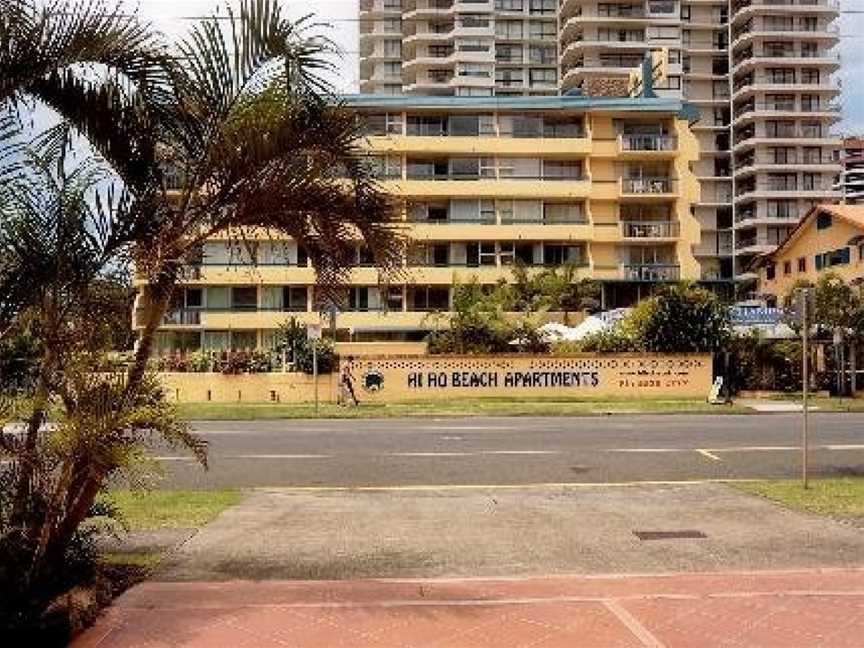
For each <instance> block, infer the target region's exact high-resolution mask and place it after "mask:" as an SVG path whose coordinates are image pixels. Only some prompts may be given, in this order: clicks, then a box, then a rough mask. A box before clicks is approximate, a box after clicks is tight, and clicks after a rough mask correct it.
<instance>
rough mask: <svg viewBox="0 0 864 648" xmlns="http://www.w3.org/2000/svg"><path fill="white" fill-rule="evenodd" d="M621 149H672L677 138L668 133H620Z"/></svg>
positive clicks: (675, 145) (675, 144) (674, 147)
mask: <svg viewBox="0 0 864 648" xmlns="http://www.w3.org/2000/svg"><path fill="white" fill-rule="evenodd" d="M618 141H619V143H620V149H621V150H622V151H674V150H675V149H676V148H677V147H678V139H677V138H675V137H670V136H669V135H626V134H625V135H620V136H619V140H618Z"/></svg>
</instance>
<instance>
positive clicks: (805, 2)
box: [732, 0, 840, 12]
mask: <svg viewBox="0 0 864 648" xmlns="http://www.w3.org/2000/svg"><path fill="white" fill-rule="evenodd" d="M795 6H799V7H825V8H826V9H839V8H840V1H839V0H736V1H735V2H733V3H732V11H733V12H738V11H741V10H742V9H746V8H747V7H795Z"/></svg>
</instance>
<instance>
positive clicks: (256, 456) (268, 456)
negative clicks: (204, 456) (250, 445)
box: [216, 454, 333, 459]
mask: <svg viewBox="0 0 864 648" xmlns="http://www.w3.org/2000/svg"><path fill="white" fill-rule="evenodd" d="M216 456H217V457H220V458H223V459H226V458H227V459H331V458H332V457H333V455H332V454H240V455H216Z"/></svg>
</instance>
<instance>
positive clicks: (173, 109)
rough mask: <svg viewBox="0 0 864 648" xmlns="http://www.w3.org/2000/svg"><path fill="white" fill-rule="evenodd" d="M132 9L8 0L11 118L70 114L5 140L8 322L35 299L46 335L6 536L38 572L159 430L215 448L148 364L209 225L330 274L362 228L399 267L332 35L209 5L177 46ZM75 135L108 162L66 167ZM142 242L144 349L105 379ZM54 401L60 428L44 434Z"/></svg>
mask: <svg viewBox="0 0 864 648" xmlns="http://www.w3.org/2000/svg"><path fill="white" fill-rule="evenodd" d="M126 11H127V10H126V9H125V8H121V7H120V6H119V5H118V6H117V7H111V6H108V5H107V4H106V3H105V2H102V1H101V0H89V1H88V0H83V1H82V2H80V3H76V4H69V3H66V2H62V1H49V2H47V3H43V2H37V1H36V0H0V35H2V47H0V134H4V133H13V132H14V131H15V130H16V128H19V127H20V120H19V119H16V116H17V115H18V114H20V111H21V110H24V109H27V108H29V107H31V102H41V104H43V105H46V106H48V107H50V108H51V109H53V110H54V111H55V112H56V113H57V114H58V115H59V116H60V117H61V118H62V120H63V121H62V123H61V124H60V126H58V127H56V128H53V129H52V130H51V131H50V132H48V133H47V134H46V135H45V136H44V137H42V138H41V140H40V142H39V143H38V145H37V146H36V155H31V156H28V160H27V165H28V166H29V167H30V171H29V175H28V171H27V170H26V169H25V171H24V172H23V175H22V171H21V169H20V168H19V166H20V163H19V156H10V155H8V154H7V150H8V149H9V147H8V146H2V149H0V159H2V160H5V161H6V162H7V164H5V165H4V166H3V167H2V168H0V179H3V180H4V182H3V184H2V185H0V191H2V194H0V209H2V212H0V336H3V337H5V336H7V335H10V334H14V333H15V332H16V331H21V330H23V326H24V322H25V321H26V320H27V318H29V317H36V319H37V323H38V326H37V330H38V335H39V349H40V352H41V357H40V359H39V367H38V371H37V372H36V373H37V377H36V380H35V384H34V386H33V390H32V394H31V398H30V399H29V400H28V401H27V408H26V411H25V412H23V413H20V414H19V416H20V417H22V418H23V419H24V420H25V423H26V425H25V433H24V436H23V440H22V441H20V443H19V442H18V441H17V440H15V439H8V438H6V436H7V435H3V440H4V443H6V442H8V443H9V444H10V448H11V449H12V451H13V452H14V453H15V457H16V461H15V462H14V463H13V464H12V469H13V470H14V471H15V472H16V475H15V480H14V482H15V487H14V489H13V490H12V491H11V492H12V497H11V498H10V499H11V503H10V504H9V506H10V508H9V511H8V516H7V515H4V516H3V521H4V524H6V525H8V526H6V527H5V528H4V535H5V534H6V533H7V530H8V532H9V533H10V534H12V535H11V536H9V537H18V538H19V540H20V542H19V543H18V544H19V545H20V546H21V547H24V548H26V551H28V552H30V553H29V554H28V555H30V557H31V558H32V560H30V561H24V563H23V564H24V565H25V566H26V570H25V572H26V573H25V576H24V577H25V578H26V579H28V582H30V583H31V584H32V583H36V582H37V581H38V580H39V578H40V575H42V574H45V573H46V572H47V567H48V566H49V565H58V564H62V553H63V549H64V547H67V548H68V547H69V546H70V545H71V542H72V538H73V537H74V534H75V532H76V530H77V529H78V527H79V525H80V524H81V522H82V520H84V519H85V517H86V515H87V513H88V511H89V510H90V509H91V507H92V505H93V503H94V501H95V496H96V494H97V493H98V492H99V490H100V489H102V488H103V487H104V486H105V484H106V483H107V482H108V480H109V479H110V478H111V477H112V476H113V475H114V474H115V473H116V472H117V471H118V470H121V469H122V467H123V462H124V461H125V460H126V459H127V458H130V457H132V456H133V455H134V454H135V452H138V449H139V448H140V444H139V443H138V441H140V439H141V438H142V436H143V435H144V434H145V433H146V434H151V433H154V432H155V433H161V434H162V435H163V436H166V437H168V438H173V439H177V440H178V441H180V442H183V443H185V444H186V445H188V446H189V447H190V449H192V450H193V451H194V452H196V453H197V454H198V456H199V457H200V458H202V459H203V454H202V446H201V444H200V443H199V442H198V441H197V440H196V439H194V437H191V436H188V435H187V434H186V433H185V432H184V427H183V426H182V424H180V423H178V422H177V421H176V419H173V418H172V414H171V410H170V408H167V406H166V405H164V403H162V402H161V401H160V400H159V398H158V395H157V391H156V390H155V387H154V386H153V384H152V383H151V381H150V379H149V378H148V375H147V367H148V361H149V359H150V353H151V350H152V347H153V338H154V334H155V331H156V329H157V328H158V326H159V325H160V324H161V322H162V319H163V317H164V315H165V313H166V310H167V309H168V307H169V304H170V303H171V297H172V293H173V292H174V288H175V286H176V285H177V283H178V281H179V280H180V279H181V278H182V276H183V273H184V268H185V266H186V265H187V264H188V263H190V262H192V261H193V260H194V259H195V257H196V255H197V253H198V251H199V250H200V248H201V245H202V244H203V242H204V241H205V240H206V239H207V238H208V237H210V236H212V235H213V234H214V233H217V232H224V233H227V234H228V235H229V236H231V237H232V238H233V239H235V240H243V239H244V238H245V237H246V235H247V234H249V233H251V232H255V233H258V232H262V231H269V232H271V233H273V234H274V235H277V236H279V235H289V236H291V237H293V238H294V239H296V240H298V241H299V242H300V244H301V245H303V246H304V247H305V248H306V249H307V250H308V252H309V256H310V258H311V260H312V262H313V264H314V265H315V267H316V268H317V270H318V276H319V280H320V282H321V284H322V288H323V290H324V292H326V291H327V290H328V289H329V288H330V287H332V286H334V285H335V284H337V283H338V282H339V281H340V280H341V279H342V278H343V276H344V273H345V271H346V269H347V267H348V266H349V263H350V261H351V259H352V258H353V252H354V246H355V241H356V236H357V235H358V234H359V235H360V236H362V237H363V238H365V240H366V243H367V245H368V247H369V249H370V250H371V251H372V253H373V255H374V256H375V258H376V261H377V263H378V264H379V265H380V266H381V268H382V270H383V271H384V272H385V273H386V272H387V271H388V270H392V269H393V268H395V267H396V265H397V263H398V261H399V260H400V259H401V239H400V236H399V235H398V232H397V231H396V230H395V228H394V225H393V224H392V223H391V218H390V217H391V213H392V208H391V203H390V201H389V199H388V198H387V196H386V195H385V194H384V193H383V192H382V191H381V190H380V188H379V187H378V185H377V184H376V182H375V180H374V179H373V178H372V177H371V175H370V173H369V169H368V167H367V166H366V165H365V164H364V163H363V160H362V157H361V155H360V152H359V149H358V147H357V141H358V137H359V131H358V126H357V123H356V120H355V118H354V116H353V115H352V114H351V112H350V111H348V110H346V109H345V108H344V106H343V105H342V104H341V103H340V101H339V100H338V99H337V98H336V97H335V96H334V95H333V94H332V93H330V92H329V89H328V88H327V87H326V85H325V84H324V83H323V82H322V81H321V76H320V74H321V72H322V71H324V69H325V68H326V64H325V63H324V62H323V61H324V55H325V54H326V53H327V51H328V50H329V45H328V43H327V42H326V41H324V40H322V39H320V38H317V37H315V36H314V35H309V33H308V32H307V31H306V28H305V24H304V23H302V22H301V23H295V22H292V21H290V20H288V19H286V18H285V17H284V16H283V15H282V13H281V10H280V8H279V6H278V4H277V3H276V2H275V1H272V0H255V1H251V0H250V1H248V2H243V3H241V5H240V9H239V11H238V12H236V13H233V12H231V11H230V10H229V11H228V14H227V16H222V18H226V17H227V19H228V20H227V21H226V20H222V19H219V18H217V17H214V18H212V19H207V20H204V21H202V22H201V23H200V24H198V25H196V26H195V27H193V28H192V31H191V33H190V35H189V36H188V38H186V39H185V40H182V41H181V42H179V43H178V44H177V46H176V48H171V47H170V46H169V44H168V43H167V42H164V41H163V40H162V39H161V37H158V36H156V35H154V33H153V32H152V31H151V30H150V29H149V28H148V27H147V26H146V25H143V24H142V23H140V21H138V20H137V19H136V18H135V17H134V16H128V15H127V14H126V13H125V12H126ZM172 52H176V53H177V54H178V55H179V56H176V57H175V56H174V55H173V54H172ZM77 135H83V136H84V137H85V138H86V140H87V141H88V142H89V144H90V145H91V146H92V148H93V149H94V150H95V151H97V152H98V153H99V154H100V156H101V158H102V159H103V160H104V161H106V162H107V163H108V165H110V173H106V172H105V171H103V169H102V168H100V167H96V166H94V165H93V164H89V163H88V164H84V165H81V166H80V167H78V168H75V169H72V170H69V169H67V168H66V162H67V161H66V159H65V157H64V155H63V153H64V151H66V150H67V147H68V146H69V144H70V142H71V141H72V140H73V139H74V138H75V137H76V136H77ZM3 144H4V143H2V142H0V145H3ZM93 187H98V188H99V189H100V190H99V191H98V192H96V193H94V192H92V191H91V189H92V188H93ZM133 257H134V259H135V262H136V267H135V271H136V273H137V276H138V278H139V279H143V280H146V282H147V283H146V285H145V286H144V287H143V288H142V291H141V295H140V296H139V305H140V309H139V310H138V315H137V317H138V324H139V326H140V332H139V343H138V346H137V348H136V351H135V355H134V357H133V358H132V360H131V362H130V363H129V369H128V372H127V373H126V375H125V376H124V377H123V379H122V380H119V379H116V380H115V379H112V380H109V379H108V378H103V379H100V380H96V379H95V378H94V379H93V380H95V381H96V382H91V381H90V380H89V379H85V378H84V377H83V376H85V375H86V371H85V369H81V367H89V368H90V369H93V368H95V367H97V366H101V362H102V360H101V355H102V351H103V344H104V333H105V331H104V330H103V329H102V328H101V327H99V326H95V325H94V324H95V323H98V322H99V321H100V311H99V310H98V309H99V308H100V307H103V306H104V304H105V301H104V296H102V297H100V296H99V295H98V294H97V291H96V289H95V287H96V286H97V285H98V284H99V282H100V281H102V280H104V279H105V278H106V277H107V276H108V274H109V271H110V270H111V269H114V268H116V267H119V266H123V264H124V263H125V262H126V261H128V260H129V259H130V258H133ZM97 358H98V362H97ZM76 371H77V372H79V373H76ZM80 372H83V373H80ZM55 404H56V405H57V406H59V409H58V410H57V412H58V413H57V414H56V416H57V417H59V418H58V421H59V427H58V428H57V429H58V433H61V432H62V434H60V435H59V436H56V435H54V434H51V435H48V436H47V437H46V435H44V434H43V430H44V427H43V423H44V421H45V419H46V416H47V414H48V411H49V408H51V407H54V405H55ZM55 437H56V438H59V439H63V440H64V441H63V442H62V444H61V446H60V447H61V449H62V452H58V454H57V455H56V459H55V456H54V455H52V454H51V452H49V450H51V449H50V448H46V447H45V446H44V444H43V440H44V439H54V438H55ZM67 438H71V439H75V441H74V442H67V441H66V440H65V439H67ZM53 451H55V452H56V450H53ZM46 453H47V454H46Z"/></svg>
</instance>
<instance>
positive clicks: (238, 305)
mask: <svg viewBox="0 0 864 648" xmlns="http://www.w3.org/2000/svg"><path fill="white" fill-rule="evenodd" d="M257 308H258V289H257V288H256V287H255V286H234V287H233V288H231V310H243V311H254V310H256V309H257Z"/></svg>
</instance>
